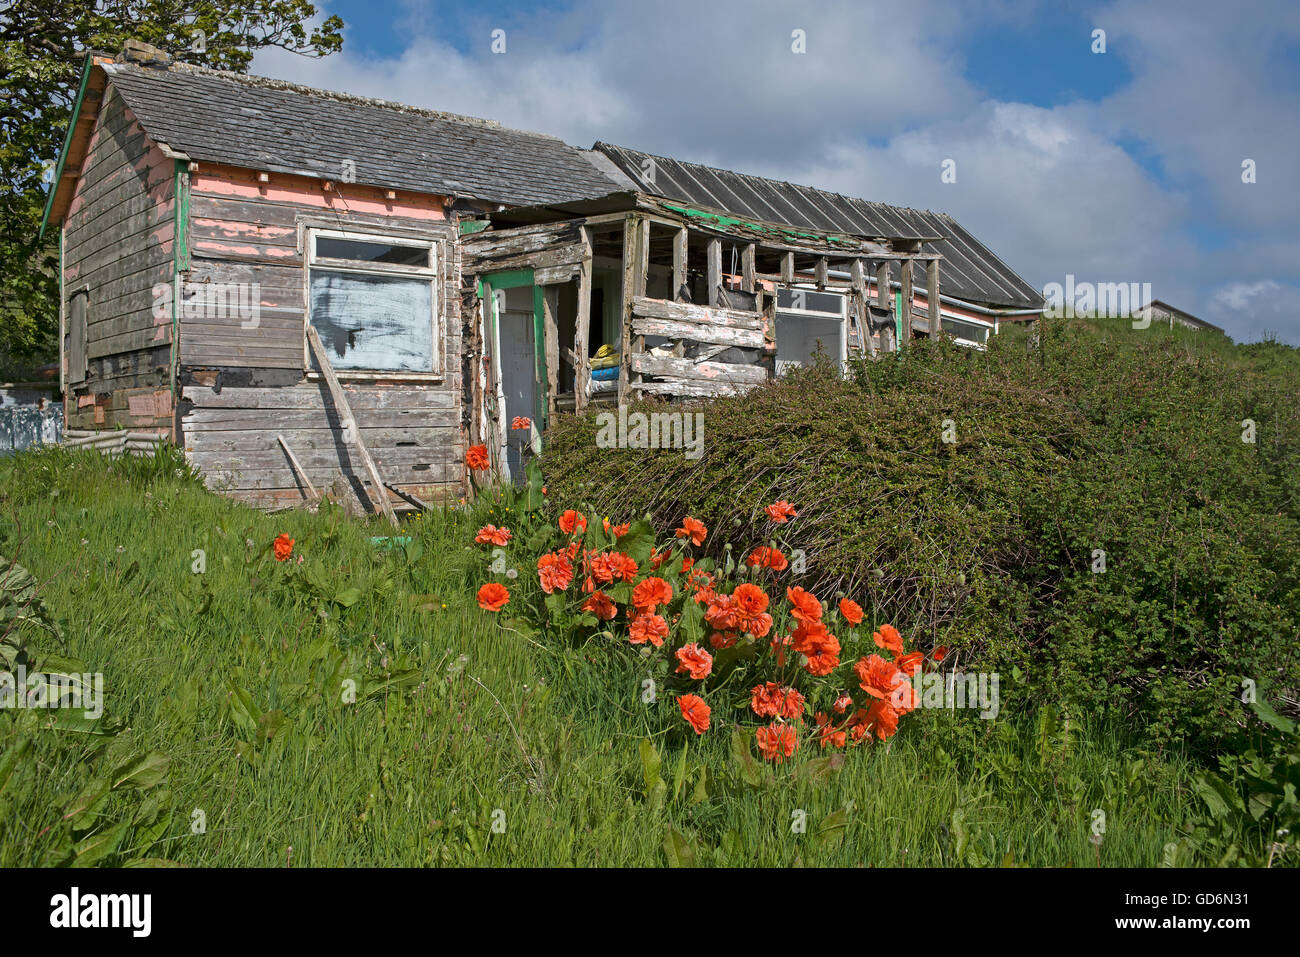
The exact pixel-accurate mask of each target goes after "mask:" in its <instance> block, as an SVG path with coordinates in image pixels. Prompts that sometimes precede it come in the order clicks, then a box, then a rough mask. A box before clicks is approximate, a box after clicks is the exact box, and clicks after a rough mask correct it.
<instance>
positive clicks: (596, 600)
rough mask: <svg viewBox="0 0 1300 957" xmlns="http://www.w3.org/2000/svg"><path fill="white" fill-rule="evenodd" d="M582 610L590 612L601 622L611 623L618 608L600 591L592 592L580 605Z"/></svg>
mask: <svg viewBox="0 0 1300 957" xmlns="http://www.w3.org/2000/svg"><path fill="white" fill-rule="evenodd" d="M582 610H583V611H589V612H591V613H592V614H593V615H595V616H596V617H597V618H599V619H600V620H601V621H613V620H614V616H615V615H617V614H618V608H617V607H616V606H615V605H614V603H613V602H612V601H610V598H609V596H608V595H606V594H605V593H604V592H602V591H598V592H592V594H591V595H590V596H589V597H588V598H587V600H586V601H584V602H583V603H582Z"/></svg>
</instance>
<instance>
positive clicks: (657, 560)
mask: <svg viewBox="0 0 1300 957" xmlns="http://www.w3.org/2000/svg"><path fill="white" fill-rule="evenodd" d="M672 557H673V550H672V549H671V548H665V549H664V550H663V551H662V552H661V551H659V549H657V548H651V549H650V567H651V568H653V569H654V570H656V571H658V570H659V566H660V565H662V564H663V563H664V562H666V561H668V559H670V558H672Z"/></svg>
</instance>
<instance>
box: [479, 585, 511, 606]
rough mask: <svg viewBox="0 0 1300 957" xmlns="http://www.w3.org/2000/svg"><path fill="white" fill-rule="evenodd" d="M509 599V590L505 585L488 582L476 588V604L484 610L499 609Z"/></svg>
mask: <svg viewBox="0 0 1300 957" xmlns="http://www.w3.org/2000/svg"><path fill="white" fill-rule="evenodd" d="M509 601H510V591H509V590H508V589H507V588H506V586H505V585H499V584H497V583H496V582H488V583H487V584H486V585H484V586H483V587H481V588H480V589H479V590H478V606H479V607H480V608H482V609H483V610H484V611H500V610H501V609H502V608H504V607H505V606H506V603H507V602H509Z"/></svg>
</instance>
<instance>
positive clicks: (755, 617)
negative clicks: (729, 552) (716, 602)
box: [731, 582, 772, 638]
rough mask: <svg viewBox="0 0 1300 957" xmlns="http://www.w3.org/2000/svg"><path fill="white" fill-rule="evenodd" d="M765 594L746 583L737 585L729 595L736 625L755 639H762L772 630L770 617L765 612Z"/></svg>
mask: <svg viewBox="0 0 1300 957" xmlns="http://www.w3.org/2000/svg"><path fill="white" fill-rule="evenodd" d="M768 601H769V599H768V597H767V592H765V591H763V589H761V588H759V587H758V586H757V585H751V584H750V583H748V582H746V583H744V584H743V585H737V586H736V587H735V590H733V591H732V593H731V604H732V606H733V607H734V608H735V609H736V624H737V625H738V626H739V627H740V630H741V631H747V632H749V633H750V634H751V635H753V636H754V637H755V638H763V637H765V636H766V635H767V633H768V632H769V631H771V630H772V616H771V615H770V614H768V612H767V606H768Z"/></svg>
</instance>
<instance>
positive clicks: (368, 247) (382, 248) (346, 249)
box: [316, 236, 429, 268]
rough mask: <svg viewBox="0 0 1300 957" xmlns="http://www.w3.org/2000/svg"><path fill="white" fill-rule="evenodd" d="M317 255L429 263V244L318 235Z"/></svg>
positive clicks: (394, 263) (386, 261)
mask: <svg viewBox="0 0 1300 957" xmlns="http://www.w3.org/2000/svg"><path fill="white" fill-rule="evenodd" d="M316 255H317V256H324V257H326V258H329V259H355V260H357V261H359V262H368V263H389V264H392V265H397V266H423V267H426V268H427V267H428V265H429V247H428V246H403V245H400V244H398V243H375V242H365V241H364V240H360V239H339V238H337V237H334V236H317V237H316Z"/></svg>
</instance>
